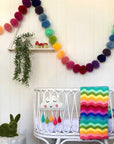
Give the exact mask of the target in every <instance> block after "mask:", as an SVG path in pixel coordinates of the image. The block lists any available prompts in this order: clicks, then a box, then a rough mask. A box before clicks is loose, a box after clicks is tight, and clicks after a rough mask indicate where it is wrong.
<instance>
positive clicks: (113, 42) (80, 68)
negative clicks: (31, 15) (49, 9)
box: [36, 0, 114, 75]
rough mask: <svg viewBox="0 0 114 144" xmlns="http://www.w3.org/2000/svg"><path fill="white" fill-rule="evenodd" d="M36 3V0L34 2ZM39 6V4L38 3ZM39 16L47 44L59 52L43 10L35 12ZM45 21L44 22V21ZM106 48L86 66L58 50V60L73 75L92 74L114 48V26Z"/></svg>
mask: <svg viewBox="0 0 114 144" xmlns="http://www.w3.org/2000/svg"><path fill="white" fill-rule="evenodd" d="M36 1H37V0H36ZM40 4H41V3H40ZM40 7H41V8H42V9H43V7H42V6H41V5H40ZM37 14H38V15H39V19H41V17H42V16H43V15H44V20H43V18H42V19H41V20H40V21H41V22H42V27H43V28H46V30H45V34H46V36H48V37H49V42H50V44H52V46H53V48H54V50H55V51H59V50H60V49H61V44H60V43H58V42H57V37H56V36H54V35H53V29H51V28H49V27H50V25H51V24H50V22H49V21H48V20H47V15H46V18H45V14H44V9H43V11H42V12H40V9H39V12H37ZM45 19H46V20H45ZM106 47H107V48H105V49H104V50H103V51H102V54H100V55H98V56H97V59H96V60H93V61H92V62H90V63H87V64H86V65H79V64H75V62H73V61H72V60H70V58H69V57H68V56H65V52H64V51H63V50H60V51H59V52H58V53H57V57H58V59H60V60H61V62H62V64H63V65H66V68H67V69H68V70H73V72H74V73H80V74H82V75H84V74H86V72H89V73H91V72H93V70H95V69H98V68H99V67H100V63H104V62H105V61H106V59H107V57H109V56H110V55H111V49H112V48H114V26H113V29H112V35H111V36H110V37H109V42H108V43H107V44H106Z"/></svg>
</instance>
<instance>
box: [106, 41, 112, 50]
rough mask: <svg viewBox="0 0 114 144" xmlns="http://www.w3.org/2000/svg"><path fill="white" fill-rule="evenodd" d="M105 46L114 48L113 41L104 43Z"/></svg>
mask: <svg viewBox="0 0 114 144" xmlns="http://www.w3.org/2000/svg"><path fill="white" fill-rule="evenodd" d="M106 46H107V48H109V49H112V48H114V42H112V41H110V42H108V43H107V44H106Z"/></svg>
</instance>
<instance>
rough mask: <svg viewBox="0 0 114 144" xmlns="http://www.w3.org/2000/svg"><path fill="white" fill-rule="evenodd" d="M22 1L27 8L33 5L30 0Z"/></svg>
mask: <svg viewBox="0 0 114 144" xmlns="http://www.w3.org/2000/svg"><path fill="white" fill-rule="evenodd" d="M22 3H23V5H24V6H26V7H27V8H29V7H31V2H30V0H22Z"/></svg>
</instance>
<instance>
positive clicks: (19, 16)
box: [14, 12, 23, 21]
mask: <svg viewBox="0 0 114 144" xmlns="http://www.w3.org/2000/svg"><path fill="white" fill-rule="evenodd" d="M14 17H15V18H16V19H17V20H18V21H22V20H23V15H22V14H21V12H16V13H15V14H14Z"/></svg>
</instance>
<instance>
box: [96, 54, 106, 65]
mask: <svg viewBox="0 0 114 144" xmlns="http://www.w3.org/2000/svg"><path fill="white" fill-rule="evenodd" d="M97 59H98V60H99V61H100V62H101V63H103V62H105V61H106V56H105V55H103V54H101V55H99V56H98V57H97Z"/></svg>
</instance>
